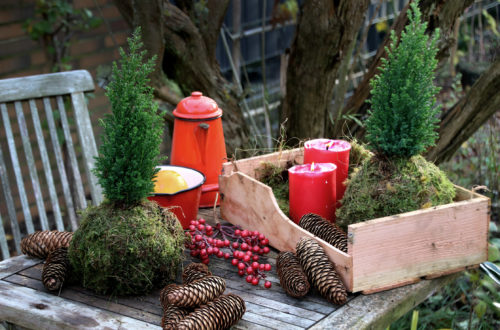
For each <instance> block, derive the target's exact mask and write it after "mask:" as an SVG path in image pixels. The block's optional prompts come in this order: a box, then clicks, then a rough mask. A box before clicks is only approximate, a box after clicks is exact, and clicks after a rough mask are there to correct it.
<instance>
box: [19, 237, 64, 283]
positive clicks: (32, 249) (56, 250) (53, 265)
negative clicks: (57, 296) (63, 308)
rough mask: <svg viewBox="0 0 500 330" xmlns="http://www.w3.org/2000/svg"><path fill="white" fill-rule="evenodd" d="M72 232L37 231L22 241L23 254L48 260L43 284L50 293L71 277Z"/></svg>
mask: <svg viewBox="0 0 500 330" xmlns="http://www.w3.org/2000/svg"><path fill="white" fill-rule="evenodd" d="M72 238H73V233H72V232H67V231H57V230H53V231H49V230H44V231H37V232H35V233H33V234H29V235H28V236H26V237H24V238H23V239H22V241H21V251H22V253H24V254H26V255H29V256H31V257H36V258H40V259H46V260H45V263H44V265H43V270H42V282H43V285H44V286H45V288H46V289H47V290H49V291H56V290H59V289H60V288H61V287H62V285H63V284H64V282H66V281H67V279H68V278H69V277H70V276H71V265H70V263H69V259H68V247H69V243H70V242H71V239H72Z"/></svg>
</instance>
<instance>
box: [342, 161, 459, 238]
mask: <svg viewBox="0 0 500 330" xmlns="http://www.w3.org/2000/svg"><path fill="white" fill-rule="evenodd" d="M454 197H455V188H454V187H453V184H452V183H451V182H450V180H448V178H447V177H446V175H445V174H444V173H443V172H442V171H441V170H440V169H439V168H438V167H437V166H435V165H434V164H432V163H430V162H428V161H427V160H425V158H424V157H422V156H413V157H411V158H410V159H391V160H387V159H385V160H381V159H378V157H372V158H371V159H370V160H369V161H366V162H364V163H362V166H361V167H360V168H359V170H355V171H354V173H352V175H351V176H350V178H349V180H348V185H347V190H346V192H345V194H344V198H343V199H342V207H341V208H339V209H338V210H337V220H336V221H337V224H338V225H339V226H340V227H342V228H343V229H344V230H346V228H347V226H348V225H350V224H352V223H357V222H361V221H365V220H369V219H375V218H379V217H384V216H389V215H394V214H399V213H404V212H409V211H414V210H418V209H422V208H428V207H431V206H436V205H442V204H448V203H451V202H452V201H453V198H454Z"/></svg>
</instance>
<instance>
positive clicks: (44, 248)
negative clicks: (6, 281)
mask: <svg viewBox="0 0 500 330" xmlns="http://www.w3.org/2000/svg"><path fill="white" fill-rule="evenodd" d="M72 238H73V233H72V232H69V231H58V230H52V231H49V230H44V231H37V232H34V233H33V234H29V235H28V236H26V237H24V238H23V239H22V241H21V251H22V252H23V253H24V254H27V255H29V256H31V257H36V258H40V259H45V258H47V256H48V255H49V253H50V252H52V251H54V250H56V249H58V248H61V247H66V248H67V247H68V246H69V242H71V239H72Z"/></svg>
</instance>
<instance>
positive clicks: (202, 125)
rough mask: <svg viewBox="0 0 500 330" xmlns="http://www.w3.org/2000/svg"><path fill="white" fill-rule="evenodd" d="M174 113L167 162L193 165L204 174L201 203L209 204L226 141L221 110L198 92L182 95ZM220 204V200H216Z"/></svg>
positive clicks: (220, 166) (218, 173)
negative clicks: (170, 145) (170, 148)
mask: <svg viewBox="0 0 500 330" xmlns="http://www.w3.org/2000/svg"><path fill="white" fill-rule="evenodd" d="M173 114H174V116H175V121H174V133H173V138H172V152H171V154H170V163H171V164H172V165H179V166H185V167H190V168H194V169H196V170H198V171H200V172H202V173H203V174H205V176H206V178H207V180H206V181H205V184H204V185H203V186H202V190H201V199H200V207H211V206H213V205H214V203H215V199H216V195H217V192H218V191H219V183H218V182H219V181H218V180H219V175H220V173H221V171H222V163H223V162H225V161H226V158H227V154H226V144H225V141H224V133H223V131H222V118H221V117H222V110H221V109H219V107H218V105H217V103H216V102H215V101H214V100H212V99H211V98H209V97H206V96H203V94H202V93H201V92H193V93H191V96H190V97H186V98H184V99H182V100H181V101H180V102H179V104H177V108H176V109H175V110H174V112H173ZM217 204H219V201H217Z"/></svg>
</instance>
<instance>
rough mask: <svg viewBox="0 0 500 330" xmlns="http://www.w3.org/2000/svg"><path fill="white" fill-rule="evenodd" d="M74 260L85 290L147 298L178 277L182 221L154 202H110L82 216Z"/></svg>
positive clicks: (71, 255) (73, 249) (73, 246)
mask: <svg viewBox="0 0 500 330" xmlns="http://www.w3.org/2000/svg"><path fill="white" fill-rule="evenodd" d="M81 217H82V219H81V220H82V221H81V226H80V228H79V229H78V230H77V231H76V232H75V234H74V236H73V239H72V241H71V244H70V247H69V258H70V261H71V264H72V266H73V267H74V269H75V273H76V274H78V276H79V277H80V281H81V283H82V285H83V286H84V287H86V288H89V289H91V290H94V291H95V292H97V293H100V294H115V295H123V294H143V293H147V292H149V291H151V289H153V288H154V287H155V286H160V285H164V284H165V283H166V282H167V281H168V280H173V279H174V278H175V275H176V272H177V268H178V266H179V264H180V262H181V259H182V256H183V249H184V239H185V238H184V237H185V236H184V232H183V230H182V227H181V226H180V224H179V222H178V221H177V218H176V217H175V215H174V214H172V213H171V212H169V211H166V210H163V209H161V208H160V207H158V206H157V205H156V204H155V203H153V202H150V201H147V200H145V201H143V202H142V203H141V204H139V205H136V206H133V207H128V208H119V207H116V205H113V204H112V203H110V202H105V203H102V204H101V205H99V206H91V207H88V208H87V209H86V210H84V211H83V213H82V214H81Z"/></svg>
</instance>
